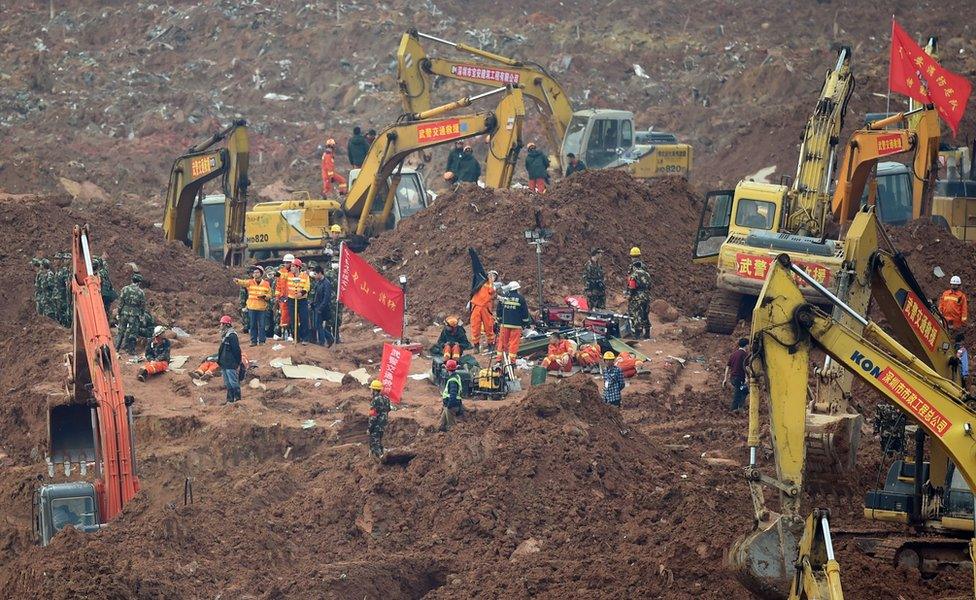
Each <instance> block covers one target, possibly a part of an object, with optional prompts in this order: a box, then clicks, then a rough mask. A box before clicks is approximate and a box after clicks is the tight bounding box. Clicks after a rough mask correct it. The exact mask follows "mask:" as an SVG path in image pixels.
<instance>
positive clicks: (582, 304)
mask: <svg viewBox="0 0 976 600" xmlns="http://www.w3.org/2000/svg"><path fill="white" fill-rule="evenodd" d="M563 300H565V301H566V306H572V307H573V308H575V309H576V310H590V303H589V302H588V301H587V300H586V296H566V297H565V298H563Z"/></svg>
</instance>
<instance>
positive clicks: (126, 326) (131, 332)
mask: <svg viewBox="0 0 976 600" xmlns="http://www.w3.org/2000/svg"><path fill="white" fill-rule="evenodd" d="M143 281H144V280H143V277H142V275H141V274H140V273H135V274H133V275H132V283H130V284H129V285H127V286H125V287H124V288H122V292H121V293H120V294H119V310H118V313H117V314H116V315H115V322H116V324H117V325H118V332H117V333H116V336H115V349H116V350H124V351H125V352H128V353H129V354H135V352H136V340H137V339H138V337H139V329H140V327H141V325H142V319H143V313H145V312H146V292H144V291H143V289H142V287H140V284H142V282H143Z"/></svg>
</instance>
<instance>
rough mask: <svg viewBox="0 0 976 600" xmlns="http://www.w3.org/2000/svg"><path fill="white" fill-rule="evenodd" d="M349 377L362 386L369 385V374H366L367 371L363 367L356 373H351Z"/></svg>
mask: <svg viewBox="0 0 976 600" xmlns="http://www.w3.org/2000/svg"><path fill="white" fill-rule="evenodd" d="M348 375H349V376H350V377H352V378H353V379H355V380H356V381H358V382H359V383H360V384H362V385H366V384H367V383H369V373H367V372H366V369H363V368H361V367H360V368H359V369H356V370H355V371H349V373H348Z"/></svg>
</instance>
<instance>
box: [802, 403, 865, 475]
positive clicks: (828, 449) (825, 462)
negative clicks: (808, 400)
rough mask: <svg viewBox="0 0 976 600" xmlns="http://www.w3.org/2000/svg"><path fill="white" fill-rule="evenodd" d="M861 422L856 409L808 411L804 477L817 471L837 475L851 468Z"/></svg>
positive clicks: (859, 439) (859, 440)
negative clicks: (839, 411)
mask: <svg viewBox="0 0 976 600" xmlns="http://www.w3.org/2000/svg"><path fill="white" fill-rule="evenodd" d="M862 423H863V419H862V418H861V415H859V414H856V413H839V414H833V415H825V414H820V413H808V414H807V423H806V425H807V432H806V446H807V457H806V471H807V475H808V477H811V478H813V479H816V478H817V476H818V475H819V474H825V475H837V474H843V473H849V472H851V471H853V470H854V466H855V464H856V461H857V448H858V446H859V445H860V442H861V424H862ZM811 483H813V482H812V481H811Z"/></svg>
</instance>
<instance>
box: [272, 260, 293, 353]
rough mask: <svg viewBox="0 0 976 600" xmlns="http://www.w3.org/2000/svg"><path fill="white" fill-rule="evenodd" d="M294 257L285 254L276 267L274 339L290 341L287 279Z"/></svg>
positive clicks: (289, 275)
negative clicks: (276, 328) (276, 306)
mask: <svg viewBox="0 0 976 600" xmlns="http://www.w3.org/2000/svg"><path fill="white" fill-rule="evenodd" d="M294 261H295V257H294V256H293V255H291V254H286V255H285V256H284V258H282V259H281V266H280V267H278V280H277V281H275V290H274V297H275V302H277V303H278V333H276V334H275V336H274V339H276V340H278V339H285V340H287V339H291V334H290V332H289V330H288V324H289V323H291V308H290V307H289V306H288V278H289V277H291V263H292V262H294Z"/></svg>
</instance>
